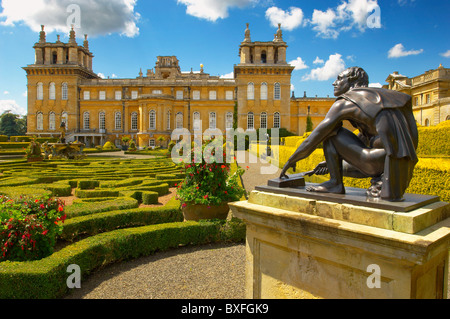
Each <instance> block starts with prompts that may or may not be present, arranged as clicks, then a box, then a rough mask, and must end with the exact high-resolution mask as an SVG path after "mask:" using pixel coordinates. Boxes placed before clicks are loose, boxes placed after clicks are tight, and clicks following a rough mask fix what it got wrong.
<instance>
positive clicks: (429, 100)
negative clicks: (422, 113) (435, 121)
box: [426, 94, 431, 104]
mask: <svg viewBox="0 0 450 319" xmlns="http://www.w3.org/2000/svg"><path fill="white" fill-rule="evenodd" d="M426 99H427V104H430V103H431V95H430V94H427V95H426Z"/></svg>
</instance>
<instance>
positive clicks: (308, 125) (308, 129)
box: [306, 115, 314, 132]
mask: <svg viewBox="0 0 450 319" xmlns="http://www.w3.org/2000/svg"><path fill="white" fill-rule="evenodd" d="M313 128H314V124H313V121H312V119H311V116H309V115H308V117H307V118H306V132H312V130H313Z"/></svg>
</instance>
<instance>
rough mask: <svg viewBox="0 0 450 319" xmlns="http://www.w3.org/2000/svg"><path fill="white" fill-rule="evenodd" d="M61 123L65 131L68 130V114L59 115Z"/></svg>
mask: <svg viewBox="0 0 450 319" xmlns="http://www.w3.org/2000/svg"><path fill="white" fill-rule="evenodd" d="M61 123H64V124H65V125H66V131H67V130H68V129H69V114H68V113H67V112H63V113H62V114H61Z"/></svg>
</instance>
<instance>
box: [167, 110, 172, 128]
mask: <svg viewBox="0 0 450 319" xmlns="http://www.w3.org/2000/svg"><path fill="white" fill-rule="evenodd" d="M171 117H172V113H170V111H169V112H167V123H166V126H167V127H166V128H167V130H170V127H171V125H170V122H171Z"/></svg>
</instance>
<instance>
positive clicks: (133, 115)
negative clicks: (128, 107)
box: [131, 112, 138, 131]
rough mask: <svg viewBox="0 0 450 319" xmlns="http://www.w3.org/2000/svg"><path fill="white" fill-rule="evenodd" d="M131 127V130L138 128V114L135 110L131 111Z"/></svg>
mask: <svg viewBox="0 0 450 319" xmlns="http://www.w3.org/2000/svg"><path fill="white" fill-rule="evenodd" d="M131 129H132V130H133V131H137V130H138V114H137V112H133V113H131Z"/></svg>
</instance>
